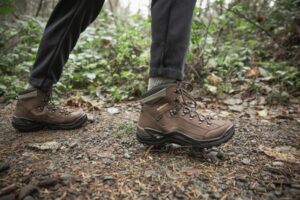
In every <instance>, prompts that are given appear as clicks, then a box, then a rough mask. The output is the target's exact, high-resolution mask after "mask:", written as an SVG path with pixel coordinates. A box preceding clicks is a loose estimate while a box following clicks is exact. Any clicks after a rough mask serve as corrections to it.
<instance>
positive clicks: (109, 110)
mask: <svg viewBox="0 0 300 200" xmlns="http://www.w3.org/2000/svg"><path fill="white" fill-rule="evenodd" d="M107 112H109V113H110V114H112V115H115V114H119V113H120V110H119V109H118V108H115V107H110V108H107Z"/></svg>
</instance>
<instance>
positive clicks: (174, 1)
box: [29, 0, 196, 91]
mask: <svg viewBox="0 0 300 200" xmlns="http://www.w3.org/2000/svg"><path fill="white" fill-rule="evenodd" d="M195 3H196V0H153V1H152V5H151V14H152V26H151V27H152V46H151V65H150V77H164V78H169V79H174V80H182V79H183V70H184V69H183V68H184V58H185V54H186V51H187V48H188V44H189V39H190V31H191V24H192V15H193V9H194V7H195ZM103 4H104V0H88V1H82V0H60V1H59V3H58V4H57V6H56V8H55V9H54V11H53V13H52V15H51V17H50V19H49V21H48V23H47V26H46V29H45V32H44V35H43V38H42V40H41V43H40V48H39V51H38V53H37V58H36V62H35V63H34V66H33V70H32V73H31V76H30V79H29V83H30V85H32V86H33V87H35V88H38V89H40V90H43V91H49V90H51V88H52V86H53V85H54V84H55V83H56V82H57V81H58V80H59V78H60V76H61V74H62V71H63V66H64V65H65V63H66V62H67V60H68V57H69V54H70V52H71V51H72V49H73V48H74V46H75V45H76V42H77V40H78V38H79V35H80V33H81V32H83V31H84V30H85V29H86V28H87V27H88V25H89V24H91V23H92V22H93V21H94V20H95V19H96V17H97V16H98V14H99V13H100V11H101V9H102V6H103ZM120 42H122V41H120Z"/></svg>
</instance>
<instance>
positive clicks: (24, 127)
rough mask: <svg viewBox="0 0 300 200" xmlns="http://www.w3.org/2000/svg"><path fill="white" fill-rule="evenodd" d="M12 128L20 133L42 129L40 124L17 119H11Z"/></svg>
mask: <svg viewBox="0 0 300 200" xmlns="http://www.w3.org/2000/svg"><path fill="white" fill-rule="evenodd" d="M12 126H13V127H14V128H15V129H17V130H18V131H20V132H31V131H38V130H41V129H43V128H44V126H43V124H41V123H38V122H35V121H32V120H29V119H24V118H18V117H13V119H12Z"/></svg>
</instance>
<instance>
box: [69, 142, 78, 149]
mask: <svg viewBox="0 0 300 200" xmlns="http://www.w3.org/2000/svg"><path fill="white" fill-rule="evenodd" d="M77 145H78V143H77V142H76V141H74V142H70V143H69V144H68V146H69V147H70V148H74V147H76V146H77Z"/></svg>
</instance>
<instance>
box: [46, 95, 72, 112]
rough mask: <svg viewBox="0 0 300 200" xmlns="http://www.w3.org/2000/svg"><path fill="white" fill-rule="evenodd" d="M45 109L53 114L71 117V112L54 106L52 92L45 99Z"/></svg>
mask: <svg viewBox="0 0 300 200" xmlns="http://www.w3.org/2000/svg"><path fill="white" fill-rule="evenodd" d="M44 107H46V108H47V109H48V110H49V111H51V112H58V113H60V114H62V115H66V116H67V115H70V114H71V112H70V111H67V110H65V109H63V108H61V107H58V106H56V105H54V102H53V99H52V95H51V93H50V92H48V93H46V95H45V97H44Z"/></svg>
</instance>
